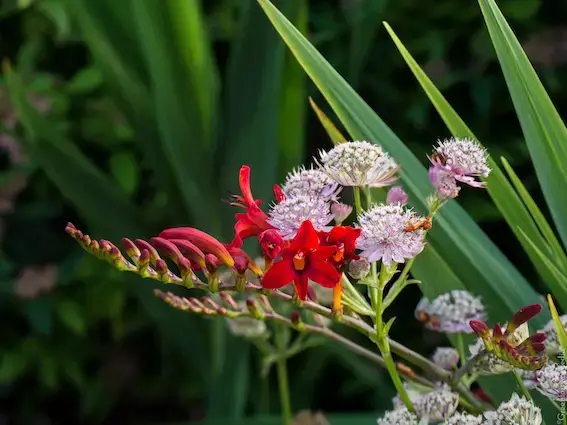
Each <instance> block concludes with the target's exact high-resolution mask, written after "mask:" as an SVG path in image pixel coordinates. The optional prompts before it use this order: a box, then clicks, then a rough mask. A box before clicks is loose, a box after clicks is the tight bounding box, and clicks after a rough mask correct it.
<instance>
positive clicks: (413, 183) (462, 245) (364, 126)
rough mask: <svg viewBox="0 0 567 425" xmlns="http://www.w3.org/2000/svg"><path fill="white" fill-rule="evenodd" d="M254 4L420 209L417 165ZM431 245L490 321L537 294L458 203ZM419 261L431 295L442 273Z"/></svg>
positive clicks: (423, 190) (423, 179)
mask: <svg viewBox="0 0 567 425" xmlns="http://www.w3.org/2000/svg"><path fill="white" fill-rule="evenodd" d="M258 1H259V3H260V5H261V6H262V7H263V8H264V11H265V12H266V14H267V16H268V18H269V19H270V20H271V21H272V24H273V25H274V27H275V28H276V30H277V31H278V32H279V33H280V35H281V36H282V38H283V39H284V41H285V42H286V44H288V46H289V47H290V49H291V50H292V52H293V53H294V55H295V57H296V58H297V60H298V61H299V63H300V64H301V65H302V66H303V68H304V69H305V71H306V72H307V73H308V75H309V76H310V77H311V79H312V80H313V82H314V83H315V84H316V85H317V87H318V88H319V90H320V91H321V93H322V94H323V95H324V96H325V98H326V99H327V101H328V102H329V104H330V105H331V107H332V108H333V110H334V111H335V113H336V114H337V116H338V117H339V119H340V120H341V122H342V123H343V124H344V126H345V127H346V128H347V130H348V131H349V133H350V134H351V136H352V137H353V138H355V139H368V140H372V141H374V142H376V143H379V144H381V145H382V146H384V148H385V149H386V150H387V151H389V152H390V153H391V154H392V155H394V157H396V158H397V160H398V161H399V162H400V164H401V165H402V166H403V170H402V172H401V173H400V174H401V178H402V181H403V183H404V185H405V188H406V190H407V192H408V194H409V195H410V198H411V201H412V204H413V205H415V206H416V207H417V208H418V209H420V210H422V211H424V210H425V208H426V207H425V199H426V197H427V195H428V194H429V193H430V192H431V186H430V184H429V181H428V178H427V171H426V169H425V168H424V167H423V165H422V164H421V162H420V161H419V160H418V159H417V158H416V157H415V156H414V155H413V154H412V153H411V151H410V150H409V149H408V148H407V147H406V146H405V145H404V144H403V143H402V142H401V140H399V139H398V138H397V137H396V136H395V135H394V133H393V132H392V130H390V129H389V128H388V127H387V126H386V124H385V123H384V122H383V121H382V120H381V119H380V118H379V117H378V116H377V115H376V114H375V113H374V112H373V111H372V109H371V108H370V107H369V106H368V105H367V104H366V103H365V102H364V101H363V100H362V99H361V98H360V96H359V95H358V94H356V92H355V91H354V90H353V89H352V88H351V87H350V86H349V85H348V84H347V83H346V81H344V79H343V78H342V77H341V76H340V75H339V74H338V73H337V72H336V71H335V70H334V69H333V68H332V67H331V66H330V65H329V63H328V62H327V61H325V59H324V58H323V57H322V56H321V54H320V53H319V52H318V51H317V50H316V49H315V48H314V47H313V46H312V45H311V44H310V43H309V42H308V41H307V40H306V39H305V37H303V36H302V35H301V33H299V32H298V31H297V30H296V29H295V28H294V27H293V25H291V23H290V22H289V21H288V20H287V19H286V18H285V17H284V16H283V15H282V14H281V13H280V12H279V11H278V10H277V9H276V8H275V7H274V6H273V5H272V4H271V3H270V2H269V1H268V0H258ZM431 241H432V246H433V247H434V248H435V250H436V251H437V253H438V254H439V256H438V258H439V261H444V262H446V263H447V264H448V266H446V265H444V266H440V268H442V269H445V268H447V267H449V268H450V269H452V270H453V272H454V274H455V275H456V276H458V277H459V279H460V280H461V281H462V282H463V284H464V285H465V286H466V288H467V289H469V290H471V291H473V292H476V293H478V294H480V295H482V296H483V297H484V299H485V302H486V303H487V306H488V309H489V313H490V314H491V315H492V317H493V318H494V320H498V319H500V318H502V319H504V317H505V316H507V315H511V314H513V312H514V311H516V310H517V309H518V308H520V307H522V306H524V305H526V304H529V303H531V302H532V301H533V299H534V298H535V297H536V296H537V295H536V294H535V292H534V290H533V289H532V288H531V287H530V285H529V284H528V283H527V282H526V280H525V279H524V278H523V277H522V275H521V274H520V273H519V272H518V271H517V270H516V269H515V268H514V267H513V266H512V265H511V264H510V262H509V261H508V260H507V259H506V257H505V256H504V255H503V254H502V253H501V252H500V251H499V250H498V249H497V247H496V246H495V245H494V244H493V243H492V242H491V241H490V239H489V238H488V237H487V236H486V235H485V234H484V233H483V232H482V231H481V230H480V228H479V227H478V226H477V225H476V224H475V223H474V221H473V220H472V219H471V218H470V216H469V215H467V214H466V212H465V211H464V210H463V209H462V208H461V207H459V206H458V204H456V203H454V202H453V203H451V204H450V205H447V206H446V207H444V209H443V211H442V212H441V214H440V217H439V219H438V220H437V223H436V225H435V228H434V230H433V231H432V232H431ZM420 262H421V259H419V258H418V261H417V262H416V263H418V264H417V267H418V269H416V275H417V277H418V278H419V279H420V280H422V281H423V282H424V286H430V287H431V288H433V289H432V291H436V290H437V289H438V288H441V286H443V287H444V286H445V285H444V284H442V283H441V282H442V281H443V279H444V276H443V275H441V274H439V275H438V276H437V277H436V278H435V279H430V280H427V281H426V280H425V279H422V278H421V277H420V276H419V263H420ZM439 292H440V291H439ZM503 307H505V308H503ZM545 320H546V318H545V317H542V318H541V319H539V321H538V322H540V323H542V324H543V322H544V321H545Z"/></svg>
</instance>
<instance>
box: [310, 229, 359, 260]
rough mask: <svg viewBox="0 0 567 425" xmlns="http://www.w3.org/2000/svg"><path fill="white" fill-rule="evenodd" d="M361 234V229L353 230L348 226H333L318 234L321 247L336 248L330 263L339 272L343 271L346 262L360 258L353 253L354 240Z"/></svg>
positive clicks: (354, 247)
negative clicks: (329, 246)
mask: <svg viewBox="0 0 567 425" xmlns="http://www.w3.org/2000/svg"><path fill="white" fill-rule="evenodd" d="M361 232H362V229H355V228H353V227H350V226H335V227H333V228H332V229H331V231H329V232H320V233H319V239H320V241H321V245H335V246H336V247H337V252H336V253H335V254H334V255H333V258H332V261H333V263H334V264H335V266H336V267H337V269H339V271H342V270H343V269H344V266H345V263H346V261H349V260H358V259H359V258H360V257H359V256H358V255H357V254H356V253H355V252H354V251H355V249H356V240H357V239H358V237H359V236H360V233H361Z"/></svg>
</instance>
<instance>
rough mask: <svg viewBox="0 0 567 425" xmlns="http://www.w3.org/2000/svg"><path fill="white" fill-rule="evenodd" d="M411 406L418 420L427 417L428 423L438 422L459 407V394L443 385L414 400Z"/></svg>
mask: <svg viewBox="0 0 567 425" xmlns="http://www.w3.org/2000/svg"><path fill="white" fill-rule="evenodd" d="M413 406H414V408H415V413H417V415H418V416H419V417H420V418H421V417H424V416H427V417H428V419H429V422H430V423H435V422H440V421H443V420H445V419H448V418H449V417H450V416H451V415H452V414H453V413H455V411H456V410H457V407H458V406H459V394H457V393H454V392H452V391H451V389H450V388H449V387H448V386H447V385H446V384H445V385H443V387H441V388H439V389H438V390H436V391H432V392H430V393H427V394H425V395H424V396H421V397H419V398H417V399H416V400H414V401H413Z"/></svg>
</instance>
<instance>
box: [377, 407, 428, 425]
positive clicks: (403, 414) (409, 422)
mask: <svg viewBox="0 0 567 425" xmlns="http://www.w3.org/2000/svg"><path fill="white" fill-rule="evenodd" d="M377 423H378V425H419V419H418V418H417V416H416V415H415V414H413V413H411V412H410V411H409V410H408V409H407V408H406V407H403V408H400V409H396V410H391V411H389V412H386V413H385V414H384V416H382V417H381V418H378V420H377Z"/></svg>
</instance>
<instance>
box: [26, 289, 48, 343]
mask: <svg viewBox="0 0 567 425" xmlns="http://www.w3.org/2000/svg"><path fill="white" fill-rule="evenodd" d="M24 312H25V314H26V316H27V318H28V322H29V323H30V327H31V328H32V329H33V330H34V332H37V333H39V334H43V335H50V334H51V331H52V329H53V320H52V313H53V304H52V302H51V300H50V299H48V298H45V297H42V298H37V299H35V300H30V301H28V302H26V303H25V304H24Z"/></svg>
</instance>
